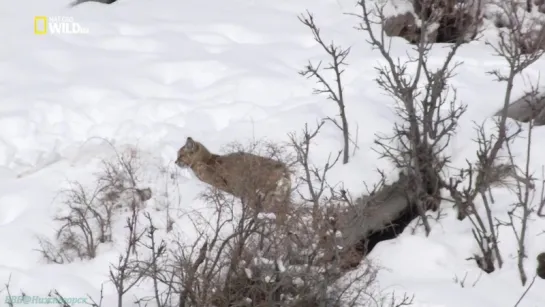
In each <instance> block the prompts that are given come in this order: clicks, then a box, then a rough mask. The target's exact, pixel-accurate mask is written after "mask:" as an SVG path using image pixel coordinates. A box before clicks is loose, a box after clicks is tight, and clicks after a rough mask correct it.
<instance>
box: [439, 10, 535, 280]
mask: <svg viewBox="0 0 545 307" xmlns="http://www.w3.org/2000/svg"><path fill="white" fill-rule="evenodd" d="M499 5H500V6H501V9H502V10H503V11H504V12H505V13H507V14H508V16H511V18H512V19H511V26H510V27H508V28H507V29H500V31H499V37H498V38H499V39H498V43H497V44H493V43H490V42H488V43H487V44H488V45H489V46H491V48H492V49H493V50H494V52H495V54H496V55H497V56H499V57H502V58H503V59H504V60H505V61H506V62H507V68H508V72H507V73H502V72H501V71H499V70H494V71H491V72H490V74H491V75H493V76H494V77H495V78H496V80H497V81H499V82H505V83H506V90H505V95H504V100H503V108H502V110H501V111H500V112H498V114H497V115H499V118H497V120H496V127H495V132H494V133H493V134H491V135H489V134H487V133H486V132H485V131H487V129H486V128H485V127H484V124H483V125H481V126H480V127H478V128H477V133H478V136H477V140H476V141H477V143H478V145H479V150H478V152H477V162H475V163H471V162H468V167H467V168H465V169H462V170H461V172H460V177H459V178H458V179H457V180H454V179H451V181H450V184H445V186H447V187H448V189H449V191H450V194H451V196H452V198H453V199H454V201H455V203H456V204H457V206H458V208H459V210H460V212H459V216H460V218H464V217H466V216H468V217H469V219H470V221H471V223H472V224H473V225H474V229H473V235H474V238H475V240H476V241H477V243H478V244H479V247H480V248H481V255H475V257H473V259H475V260H476V261H477V264H478V265H479V267H481V268H482V269H483V270H484V271H486V272H492V271H494V267H495V265H494V263H496V262H497V264H498V266H499V267H500V268H501V267H502V264H503V259H502V257H501V254H500V250H499V247H498V244H497V242H498V236H497V230H496V228H497V226H498V225H497V223H495V222H494V219H493V217H492V210H491V205H492V204H493V203H494V199H493V196H492V193H491V191H490V188H491V187H492V186H494V185H505V184H507V183H508V182H509V180H510V179H514V180H515V181H516V182H517V187H518V192H517V195H518V198H519V204H517V205H515V207H516V208H521V209H522V211H523V212H522V216H521V217H522V225H521V229H520V231H517V230H515V233H516V236H517V239H518V240H519V252H518V253H519V268H520V271H521V279H522V281H523V283H525V281H526V277H525V274H524V273H523V272H524V270H523V268H522V265H521V263H522V262H521V261H522V259H523V258H524V253H525V252H524V237H525V232H526V227H527V218H528V217H529V213H530V208H529V202H528V201H529V197H528V196H529V194H528V193H529V192H530V190H531V189H532V188H531V185H533V183H532V182H531V181H532V180H531V179H530V177H529V174H530V170H529V168H528V167H529V164H528V163H529V160H528V159H527V163H526V171H522V174H520V172H519V171H518V170H517V167H516V165H514V164H513V160H512V158H511V159H502V156H501V155H500V151H501V149H502V148H507V150H508V151H509V147H508V146H509V144H510V143H511V142H512V141H513V140H514V139H515V138H517V137H518V136H519V135H520V132H521V131H522V129H521V127H520V125H515V127H514V129H510V127H509V126H508V124H507V123H508V122H507V117H508V109H509V104H510V102H511V96H512V95H511V93H512V89H513V85H514V80H515V77H516V76H518V75H520V74H521V73H522V72H523V70H524V69H525V68H527V67H528V66H530V65H531V64H532V63H534V62H535V61H537V60H538V59H539V58H540V57H541V55H542V54H543V52H542V51H541V50H537V49H536V50H533V51H532V52H529V51H528V49H527V48H526V47H525V46H524V44H521V43H520V42H521V41H524V40H525V39H527V37H528V29H527V28H525V27H526V26H527V25H525V24H524V20H523V18H524V17H521V16H520V14H519V12H518V11H517V7H516V6H515V5H514V4H513V3H512V1H504V2H501V3H500V4H499ZM530 96H532V95H530ZM530 96H529V97H530ZM530 122H532V121H530ZM530 125H532V124H530ZM530 130H531V126H530V127H529V131H530ZM529 136H530V137H531V132H529ZM530 144H531V140H528V154H529V150H530ZM463 181H466V182H467V185H466V187H464V188H460V187H459V184H460V183H461V182H463ZM477 197H480V198H481V200H482V203H483V205H484V208H485V215H484V216H482V213H480V211H479V210H478V208H477V205H476V202H475V200H476V198H477ZM514 212H515V211H513V212H512V213H511V214H510V215H511V216H512V214H513V213H514ZM511 224H512V223H511ZM514 229H515V228H514Z"/></svg>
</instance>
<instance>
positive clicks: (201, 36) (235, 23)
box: [0, 0, 545, 307]
mask: <svg viewBox="0 0 545 307" xmlns="http://www.w3.org/2000/svg"><path fill="white" fill-rule="evenodd" d="M307 9H308V10H310V11H311V12H313V13H314V14H315V17H316V20H317V22H318V24H319V25H320V26H321V27H322V34H323V35H324V37H325V38H326V39H328V40H329V39H334V40H335V42H336V43H338V44H341V45H343V46H352V51H351V55H350V56H349V58H348V60H347V61H348V63H349V64H350V66H349V67H348V68H347V71H346V74H345V76H344V85H345V95H346V98H345V99H346V102H347V112H348V120H349V123H350V125H351V126H352V127H354V128H353V129H356V127H358V136H359V137H358V146H359V147H360V149H359V150H358V151H357V152H356V154H355V156H354V157H353V161H352V162H351V163H350V164H349V165H348V166H347V167H343V166H340V165H339V166H338V167H337V168H336V169H335V170H334V173H333V174H332V180H342V181H344V183H345V185H346V187H347V188H348V189H349V190H350V191H355V192H357V191H360V192H361V191H363V186H362V184H361V182H362V181H364V180H366V181H370V182H372V181H373V180H375V179H376V178H377V174H376V172H375V171H374V170H375V169H376V168H377V167H381V168H387V169H388V168H389V166H388V164H387V163H386V161H382V160H380V161H379V160H377V154H376V153H375V152H373V151H372V150H370V149H371V148H372V146H373V140H374V134H375V133H377V132H388V131H390V129H391V127H392V123H393V122H394V121H395V120H396V119H395V116H394V114H393V112H392V103H391V100H390V99H389V98H388V97H387V96H386V95H384V93H383V92H381V90H380V89H378V88H377V86H376V84H375V83H374V81H373V79H374V78H375V74H376V71H375V69H374V66H375V65H376V64H377V63H378V61H381V57H380V54H379V53H378V52H377V51H373V50H371V49H370V47H369V45H367V44H366V42H365V35H364V34H363V33H362V32H358V31H356V30H354V29H353V26H354V25H355V23H356V20H355V19H354V17H352V16H348V15H344V14H342V13H343V12H348V11H351V10H353V9H354V3H353V1H349V0H296V1H295V0H275V1H255V0H208V1H200V0H199V1H197V0H184V1H174V0H170V1H167V0H163V1H149V0H120V1H118V2H117V3H115V4H114V5H109V6H107V5H101V4H98V3H86V4H82V5H80V6H77V7H75V8H72V9H70V8H68V7H67V2H65V1H62V0H23V1H0V27H1V28H2V31H0V42H2V43H0V284H3V283H4V282H7V281H8V279H9V278H10V275H11V282H10V285H11V292H12V293H11V294H12V295H19V293H20V291H24V292H25V294H27V295H29V296H46V295H47V293H48V292H49V290H50V289H53V288H55V289H57V290H59V292H61V293H62V294H63V295H64V296H70V297H81V296H85V294H86V293H89V294H91V295H93V296H95V297H96V296H97V295H98V291H99V290H100V285H101V283H102V282H105V281H106V280H107V279H108V275H107V274H108V264H109V262H112V261H116V259H117V252H116V251H115V248H114V247H109V248H105V249H104V250H101V251H102V252H101V254H100V255H99V256H98V257H97V258H96V259H94V260H92V261H85V262H79V261H78V262H75V263H71V264H65V265H53V264H46V263H44V261H43V260H42V259H41V256H40V254H39V253H38V252H37V251H35V249H36V248H37V247H38V244H37V239H36V236H38V235H46V236H52V235H53V234H54V228H53V226H54V224H53V221H52V217H53V214H54V213H55V212H56V211H57V210H59V209H62V206H63V204H62V202H61V201H60V200H59V197H58V196H59V190H60V189H62V188H63V187H66V182H67V180H82V181H88V182H90V181H91V180H92V175H93V172H95V171H96V170H97V167H98V165H99V161H100V159H102V158H104V157H105V156H107V155H111V154H112V151H111V148H110V147H109V146H108V145H106V144H105V142H104V141H103V140H101V139H100V138H104V139H108V140H110V141H111V142H112V143H114V144H115V145H116V146H123V145H128V144H132V145H137V146H138V148H140V150H142V151H143V152H145V153H147V154H149V155H150V157H151V158H150V159H153V161H155V162H157V163H156V164H157V165H163V166H170V167H172V166H173V160H174V159H175V157H176V151H177V149H178V148H179V147H180V146H181V145H182V144H183V143H184V142H185V139H186V137H188V136H192V137H194V138H195V139H197V140H200V141H202V142H203V143H205V144H206V145H207V146H209V147H210V149H212V150H214V151H218V150H220V149H221V147H222V146H223V145H225V144H227V143H229V142H231V141H235V140H237V141H241V142H244V141H247V140H250V139H252V138H256V139H261V138H267V139H270V140H276V141H286V140H287V136H286V134H287V133H289V132H292V131H299V130H300V129H301V128H303V125H304V123H305V122H309V123H310V124H313V123H314V122H315V120H316V119H318V118H323V117H326V116H330V115H334V114H336V111H337V110H336V106H335V105H334V104H333V103H332V102H331V101H327V100H326V98H325V97H322V96H316V95H313V94H312V88H313V87H314V82H313V81H312V80H306V79H305V78H303V77H302V76H300V75H299V74H298V71H299V70H301V69H302V68H304V66H305V65H306V64H307V63H308V60H313V61H318V60H327V58H326V56H325V55H324V53H323V51H322V50H321V49H320V47H319V46H318V45H317V44H316V43H315V42H314V40H313V38H312V35H311V33H310V32H309V31H308V29H307V28H305V27H304V26H303V25H302V24H301V23H300V22H299V21H298V19H297V15H298V14H300V13H304V12H305V10H307ZM35 16H70V17H72V18H73V19H74V21H76V22H78V23H79V24H80V25H82V26H84V27H86V28H88V29H89V33H88V34H81V35H69V34H62V35H51V34H48V35H35V34H34V33H33V23H34V17H35ZM408 48H409V45H407V44H406V43H405V42H404V41H403V40H401V39H394V40H393V42H392V52H393V54H394V55H395V56H399V57H401V58H405V57H406V50H407V49H408ZM491 53H492V51H491V49H490V47H487V46H485V44H484V42H482V41H476V42H472V43H470V44H468V45H466V46H463V47H462V48H461V50H460V51H459V52H458V56H457V59H459V60H461V61H464V64H463V65H462V66H460V67H459V68H458V70H457V72H458V74H457V76H456V77H455V79H454V81H453V85H454V86H456V88H457V89H458V97H459V100H460V101H461V102H463V103H466V104H467V105H468V111H467V113H466V114H465V116H464V118H463V120H462V121H461V122H460V129H459V134H458V135H457V136H456V137H455V138H454V140H453V142H452V147H451V148H450V149H449V150H450V151H451V153H452V154H453V160H454V161H455V163H458V165H463V163H465V162H464V161H465V159H466V158H470V159H471V160H473V159H474V153H475V149H476V147H475V144H474V143H472V142H471V139H473V138H474V125H473V121H476V122H478V123H480V122H482V121H483V120H485V119H486V118H487V117H489V116H490V115H491V114H493V113H494V112H496V111H497V110H498V109H499V108H500V106H501V104H502V99H503V94H504V84H501V83H498V82H495V81H494V80H493V78H492V77H491V76H490V75H487V74H486V72H487V71H490V70H492V69H495V68H504V67H506V66H507V64H506V63H505V62H503V60H502V59H501V58H499V57H493V56H491ZM445 54H446V50H445V49H444V48H443V46H436V47H435V49H434V50H433V57H432V58H431V59H430V62H431V63H438V64H439V63H441V61H442V58H444V56H445ZM540 71H545V60H540V61H538V62H537V63H535V64H533V65H532V66H531V67H529V68H528V69H527V70H526V73H527V74H528V76H529V79H530V80H537V76H538V75H539V72H540ZM528 89H529V85H528V84H527V83H526V84H525V83H524V82H523V81H522V80H520V81H518V82H517V84H516V87H515V89H514V95H515V96H517V95H519V94H520V93H522V92H523V91H524V90H528ZM354 131H355V130H354ZM97 137H100V138H97ZM534 140H535V141H534V144H533V151H532V157H533V159H534V165H533V167H534V168H535V169H536V170H540V168H541V164H542V163H543V160H542V155H543V153H542V150H541V149H542V148H545V129H544V128H536V129H535V132H534ZM315 146H316V147H315V152H314V156H313V158H314V160H315V161H317V162H318V163H320V161H323V159H325V158H327V155H328V154H329V153H330V152H332V151H336V150H339V149H340V148H341V146H342V143H341V137H340V132H339V131H338V130H337V129H336V128H335V127H333V126H332V125H329V126H326V128H325V129H324V131H323V133H322V134H321V135H320V137H319V139H318V141H317V143H316V145H315ZM514 150H515V151H516V153H517V154H522V153H523V152H524V141H523V140H521V141H520V142H519V143H517V146H515V148H514ZM522 158H523V157H520V159H522ZM540 159H541V160H540ZM155 162H154V163H155ZM154 165H155V164H154ZM172 170H173V171H174V170H175V168H172ZM155 175H156V174H151V175H150V173H148V177H149V178H146V179H145V180H147V181H148V182H150V184H152V183H156V182H157V178H155V177H154V176H155ZM536 175H537V176H540V174H539V171H538V172H537V173H536ZM157 176H159V175H157ZM203 187H204V184H202V183H200V182H198V181H197V179H195V178H192V177H190V176H189V177H187V176H186V177H182V182H181V183H180V195H182V198H181V203H180V206H181V207H182V209H183V210H185V211H187V210H190V209H191V208H194V205H195V201H194V198H195V196H196V195H197V194H198V193H199V192H200V191H201V190H202V188H203ZM502 193H503V194H502ZM496 199H497V200H498V202H497V205H495V210H497V211H498V216H500V217H501V216H502V214H504V212H505V210H506V209H505V208H506V206H507V205H509V204H510V202H511V201H512V200H513V197H512V196H511V195H508V193H507V192H502V191H498V194H497V196H496ZM445 206H448V205H445ZM446 210H447V212H449V216H448V217H446V218H444V219H443V220H441V222H440V223H438V224H434V225H432V226H433V231H432V233H431V235H430V236H429V237H428V238H426V237H425V236H423V235H422V234H417V235H411V234H410V230H407V231H406V232H405V233H404V234H403V235H401V236H400V237H399V238H398V239H396V240H391V241H388V242H382V243H381V244H379V245H378V246H377V247H376V249H375V250H374V251H373V252H372V254H371V255H370V257H371V258H373V259H374V260H375V261H377V262H378V263H379V264H380V265H381V266H383V267H384V268H385V270H383V271H381V273H380V275H379V282H380V286H381V288H382V289H383V290H384V291H388V290H396V293H402V292H405V291H406V292H408V293H414V294H415V304H414V306H419V307H422V306H429V307H431V306H434V307H439V306H441V307H447V306H448V307H461V306H464V307H499V306H506V307H507V306H513V305H514V304H515V302H516V301H517V300H518V298H519V296H520V295H521V293H522V292H523V291H524V289H525V288H524V287H522V286H521V285H520V281H519V279H518V273H517V270H516V258H515V255H516V247H515V244H514V239H513V236H512V234H511V231H510V230H509V229H508V228H504V229H502V230H501V231H500V240H501V246H502V249H503V251H504V258H505V262H506V263H505V266H504V268H503V269H501V270H498V271H497V272H494V273H493V274H490V275H483V276H480V277H479V273H480V271H479V270H478V269H477V268H476V267H475V264H474V263H473V262H472V261H467V260H466V258H468V257H470V256H472V253H473V252H474V251H475V250H476V246H475V244H474V243H473V238H472V235H471V227H470V224H469V222H468V221H466V222H459V221H457V220H456V219H455V216H454V214H452V212H450V211H449V209H448V207H447V208H446ZM121 222H123V221H121ZM543 230H545V222H544V221H543V220H541V221H540V220H536V221H534V222H533V223H532V225H531V228H530V230H529V234H528V241H527V246H528V257H529V258H528V260H527V261H526V269H527V272H528V275H529V276H530V277H533V271H534V270H535V261H534V259H535V255H537V253H539V252H542V251H545V235H542V236H537V234H538V233H540V232H542V231H543ZM466 273H467V282H466V283H467V286H466V287H465V288H462V287H461V286H460V285H459V284H457V283H455V282H454V281H453V279H454V277H455V276H458V278H460V279H462V278H463V277H464V275H465V274H466ZM476 279H479V281H478V282H477V283H476V285H475V286H474V287H472V284H473V282H474V281H475V280H476ZM544 288H545V281H544V280H539V279H538V280H537V281H536V283H535V285H534V286H533V288H532V289H531V290H530V291H529V293H528V295H527V297H526V298H525V300H524V301H523V302H521V304H520V305H519V307H541V306H545V291H543V289H544ZM113 293H114V289H113V288H112V287H111V285H110V286H109V285H108V284H105V294H106V297H105V302H110V303H106V304H105V305H104V306H113V305H114V302H115V295H113ZM2 295H6V292H5V291H4V292H2ZM0 304H5V302H4V298H3V297H2V301H1V302H0ZM76 306H77V305H76ZM126 306H133V303H132V300H131V299H128V300H126Z"/></svg>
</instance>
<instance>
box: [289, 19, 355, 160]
mask: <svg viewBox="0 0 545 307" xmlns="http://www.w3.org/2000/svg"><path fill="white" fill-rule="evenodd" d="M299 21H301V22H302V23H303V24H304V25H305V26H307V27H308V28H309V29H310V30H311V32H312V35H313V36H314V40H315V41H316V42H318V44H320V46H321V47H322V48H323V49H324V51H325V52H326V53H327V54H328V56H330V57H331V62H330V63H329V64H328V66H326V67H325V68H323V69H322V68H321V64H322V63H321V62H320V63H318V64H317V65H314V64H312V63H310V62H309V64H308V65H307V66H306V67H305V69H304V70H302V71H301V72H300V74H301V75H302V76H304V77H307V78H314V79H316V82H317V83H318V84H319V85H320V87H321V88H316V89H314V93H316V94H327V95H328V99H330V100H333V101H334V102H335V103H336V104H337V106H338V107H339V117H340V120H341V123H339V122H338V121H337V120H336V119H335V118H333V117H327V118H325V120H327V121H330V122H331V123H333V124H334V125H335V126H336V127H337V128H339V129H340V130H341V131H342V133H343V144H344V147H343V150H342V153H343V164H347V163H348V161H349V157H350V156H349V155H350V141H351V140H350V131H349V129H348V120H347V119H346V104H345V101H344V95H343V85H342V80H341V76H342V74H343V73H344V68H343V67H344V66H346V65H347V63H346V62H345V60H346V57H347V56H348V54H349V53H350V48H346V49H343V48H342V47H339V46H337V45H335V44H334V43H333V42H331V43H330V44H326V43H325V42H324V40H323V38H322V37H321V35H320V29H319V28H318V27H317V26H316V24H315V22H314V16H313V15H312V14H310V13H309V12H307V15H306V16H305V15H301V16H300V17H299ZM327 70H330V71H332V72H333V74H334V81H335V83H334V84H331V83H330V82H328V81H327V79H326V77H325V76H324V71H327Z"/></svg>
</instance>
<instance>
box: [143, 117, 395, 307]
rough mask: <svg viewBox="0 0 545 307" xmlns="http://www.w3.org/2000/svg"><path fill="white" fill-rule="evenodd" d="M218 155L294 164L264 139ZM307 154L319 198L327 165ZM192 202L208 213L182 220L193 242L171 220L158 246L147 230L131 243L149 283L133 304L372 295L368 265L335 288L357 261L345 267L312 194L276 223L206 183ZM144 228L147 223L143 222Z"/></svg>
mask: <svg viewBox="0 0 545 307" xmlns="http://www.w3.org/2000/svg"><path fill="white" fill-rule="evenodd" d="M319 127H320V126H319ZM318 130H319V128H318ZM304 131H306V133H304V135H303V137H302V138H301V139H300V138H299V137H297V136H296V135H295V134H293V135H292V137H293V140H294V141H295V143H294V144H296V145H297V147H296V148H299V149H304V146H305V139H306V140H307V143H306V144H307V145H308V146H309V147H310V142H311V138H310V136H311V134H312V132H311V131H309V130H308V127H307V129H306V130H304ZM292 148H293V147H292ZM225 150H226V151H240V150H244V151H245V152H253V153H260V154H262V155H265V156H269V154H270V155H273V156H276V157H277V158H278V159H280V160H281V161H284V162H286V164H293V165H294V166H295V165H300V164H299V163H301V161H302V157H301V156H300V155H299V152H297V150H295V155H296V157H295V161H294V162H293V161H291V159H292V158H291V157H290V155H289V152H288V151H287V150H286V148H284V147H282V146H279V145H274V144H272V143H270V142H262V143H260V142H259V141H255V140H254V142H252V143H251V144H250V145H243V144H240V143H234V144H230V145H229V146H226V147H225V149H224V151H225ZM308 152H309V151H308V150H307V154H306V155H307V156H306V159H307V160H306V161H307V162H308V165H309V170H307V171H308V173H309V174H310V179H311V180H310V181H308V182H310V185H311V186H312V187H313V188H312V191H316V193H318V194H320V195H325V193H323V192H320V189H323V190H325V189H330V188H331V187H330V186H329V185H328V184H327V183H324V184H321V183H320V181H319V180H325V182H327V181H326V178H325V175H326V173H327V170H328V167H326V168H325V169H326V170H325V171H324V170H320V169H319V168H316V167H314V166H313V164H311V162H310V161H309V158H308ZM339 156H340V153H339V154H338V155H337V159H336V160H338V159H339V158H338V157H339ZM291 162H293V163H291ZM331 164H334V163H331ZM331 164H330V165H331ZM312 170H314V172H313V171H312ZM303 173H304V172H303ZM304 178H305V177H304ZM241 180H243V179H241ZM320 187H322V188H320ZM298 189H299V190H300V192H301V194H300V195H306V194H308V193H309V191H311V190H310V189H309V186H308V185H307V182H306V181H304V180H302V184H301V185H300V186H299V187H298ZM199 198H200V199H201V200H202V201H204V202H205V203H206V204H208V205H209V206H210V211H209V212H206V213H202V214H201V213H198V212H191V213H190V214H189V215H187V218H188V219H189V221H190V223H191V225H192V226H193V227H192V228H193V229H194V231H195V234H194V235H193V236H192V237H193V238H194V239H191V240H189V241H188V239H187V238H184V237H183V235H182V233H180V232H179V231H180V229H179V228H178V227H176V225H177V223H176V224H174V225H175V226H174V228H173V230H171V231H170V232H169V233H168V236H169V239H168V242H166V243H164V245H163V243H157V242H160V240H159V239H158V238H155V234H154V233H155V232H151V231H149V230H150V229H153V227H149V226H148V228H147V229H148V233H147V235H146V236H145V237H141V238H140V240H139V242H140V243H139V246H140V247H141V248H143V250H148V253H147V254H148V255H151V257H147V258H146V259H147V260H141V261H140V267H141V268H143V269H144V270H145V272H146V274H144V275H145V277H144V278H145V279H146V280H151V281H152V284H153V288H154V291H153V292H154V294H153V295H151V296H149V297H145V298H141V299H139V300H138V303H144V304H145V303H146V302H150V301H154V302H155V304H157V305H158V306H185V307H189V306H198V307H200V306H203V307H204V306H231V305H233V306H235V305H236V306H271V305H275V306H280V305H281V306H320V304H323V302H328V303H327V304H328V305H330V306H355V305H358V306H360V305H359V304H357V303H356V302H362V301H365V300H367V301H369V300H370V299H372V298H373V297H375V298H377V297H376V294H375V293H374V287H373V286H374V285H375V283H374V280H375V277H376V272H377V268H376V267H375V266H373V265H372V264H367V263H363V264H361V266H362V269H361V270H357V271H354V273H353V274H352V275H351V276H349V277H347V279H345V280H344V281H345V282H343V283H336V282H337V281H338V280H339V278H340V277H341V276H342V274H343V273H344V272H346V271H347V269H350V268H353V266H354V264H356V265H357V264H359V263H360V261H361V257H359V259H357V261H352V266H347V265H346V256H343V253H346V252H345V251H344V250H342V249H341V248H339V247H341V246H342V245H343V244H342V242H341V240H342V238H340V236H338V231H335V228H334V225H333V224H334V223H333V224H332V220H331V219H330V218H329V217H330V216H331V215H334V212H332V209H334V207H333V206H328V205H327V204H328V200H327V198H325V197H322V198H320V197H316V199H319V201H320V202H322V203H321V204H320V203H319V204H318V205H317V207H315V208H313V206H314V203H313V201H312V197H310V198H306V199H308V200H300V202H297V203H296V205H293V206H287V208H289V212H287V214H286V215H287V217H288V218H287V220H285V221H283V222H281V223H279V221H278V220H277V218H276V216H275V215H273V214H270V213H268V212H256V211H254V210H251V208H250V206H248V205H247V204H245V202H244V199H243V198H237V197H234V196H232V195H230V194H228V193H226V192H222V191H220V190H218V189H216V188H214V187H212V186H210V187H209V188H208V189H207V190H205V191H204V192H203V193H202V194H201V195H200V197H199ZM331 202H332V201H331ZM313 209H315V210H313ZM148 224H149V225H153V222H152V220H151V218H148ZM186 224H187V223H186ZM153 242H156V243H153ZM153 246H155V248H154V247H153ZM158 246H164V249H165V250H166V252H165V253H162V254H161V253H159V251H158V250H160V249H161V248H160V247H158ZM159 254H161V256H153V255H159ZM347 281H350V282H347ZM383 306H386V305H383ZM392 306H394V305H392Z"/></svg>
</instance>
